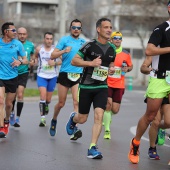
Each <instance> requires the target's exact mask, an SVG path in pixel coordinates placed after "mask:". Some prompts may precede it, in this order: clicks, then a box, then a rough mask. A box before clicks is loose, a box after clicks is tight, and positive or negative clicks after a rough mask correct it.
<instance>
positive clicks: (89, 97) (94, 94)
mask: <svg viewBox="0 0 170 170" xmlns="http://www.w3.org/2000/svg"><path fill="white" fill-rule="evenodd" d="M96 30H97V34H98V38H97V39H94V40H92V41H91V42H89V43H87V44H85V45H84V46H83V47H82V48H81V49H80V50H79V51H78V53H77V54H76V56H75V57H74V58H73V60H72V64H73V65H75V66H78V67H84V70H83V74H82V77H81V81H80V86H79V88H80V91H79V112H78V113H77V112H74V113H72V114H71V116H70V119H69V121H68V123H67V125H66V130H67V134H68V135H71V140H77V139H78V138H80V137H81V136H82V133H81V131H80V130H79V129H78V127H77V126H76V124H77V123H80V124H83V123H85V122H86V121H87V118H88V115H89V112H90V107H91V104H92V103H93V107H94V125H93V128H92V139H91V144H90V147H89V149H88V153H87V157H88V158H92V159H101V158H103V155H102V153H101V152H99V151H98V150H97V141H98V138H99V136H100V133H101V130H102V119H103V113H104V110H105V109H106V104H107V97H108V90H107V76H108V74H113V73H114V65H113V64H114V60H115V55H116V48H115V46H114V45H113V44H111V43H108V39H109V38H110V35H111V33H112V26H111V21H110V20H109V19H107V18H101V19H99V20H98V21H97V23H96Z"/></svg>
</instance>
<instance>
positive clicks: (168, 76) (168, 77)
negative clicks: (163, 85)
mask: <svg viewBox="0 0 170 170" xmlns="http://www.w3.org/2000/svg"><path fill="white" fill-rule="evenodd" d="M165 80H166V82H167V83H168V84H169V85H170V71H166V77H165Z"/></svg>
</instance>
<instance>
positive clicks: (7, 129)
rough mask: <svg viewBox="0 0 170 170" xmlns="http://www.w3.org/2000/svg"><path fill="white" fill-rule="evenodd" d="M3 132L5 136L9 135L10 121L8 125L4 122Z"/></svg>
mask: <svg viewBox="0 0 170 170" xmlns="http://www.w3.org/2000/svg"><path fill="white" fill-rule="evenodd" d="M3 129H4V130H3V132H4V133H5V136H6V135H7V134H8V131H9V121H8V123H5V122H4V128H3Z"/></svg>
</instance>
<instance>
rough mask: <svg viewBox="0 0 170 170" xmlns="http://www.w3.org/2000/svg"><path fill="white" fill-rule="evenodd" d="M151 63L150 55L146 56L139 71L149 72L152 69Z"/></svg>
mask: <svg viewBox="0 0 170 170" xmlns="http://www.w3.org/2000/svg"><path fill="white" fill-rule="evenodd" d="M151 63H152V57H151V56H146V58H145V60H144V62H143V64H142V65H141V67H140V71H141V73H143V74H149V73H150V71H152V68H151V67H150V65H151Z"/></svg>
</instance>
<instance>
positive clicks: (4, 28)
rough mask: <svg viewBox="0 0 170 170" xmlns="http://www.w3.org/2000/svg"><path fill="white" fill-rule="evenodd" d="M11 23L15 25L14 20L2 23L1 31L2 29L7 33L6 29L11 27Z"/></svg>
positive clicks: (3, 33)
mask: <svg viewBox="0 0 170 170" xmlns="http://www.w3.org/2000/svg"><path fill="white" fill-rule="evenodd" d="M10 25H14V23H13V22H5V23H4V24H3V25H2V27H1V31H2V35H5V32H4V31H5V30H6V29H9V26H10Z"/></svg>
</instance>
